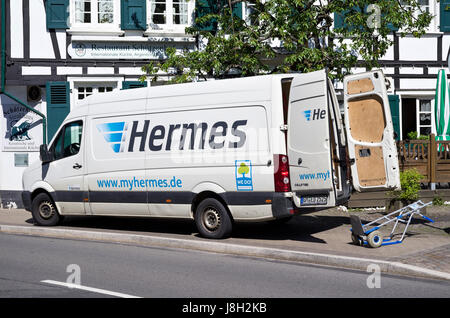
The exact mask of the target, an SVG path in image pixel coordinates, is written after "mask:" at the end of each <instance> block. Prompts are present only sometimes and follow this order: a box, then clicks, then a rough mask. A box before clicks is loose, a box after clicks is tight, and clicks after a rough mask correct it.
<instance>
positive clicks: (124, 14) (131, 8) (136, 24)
mask: <svg viewBox="0 0 450 318" xmlns="http://www.w3.org/2000/svg"><path fill="white" fill-rule="evenodd" d="M146 2H147V0H121V2H120V9H121V29H122V30H146V29H147V6H146Z"/></svg>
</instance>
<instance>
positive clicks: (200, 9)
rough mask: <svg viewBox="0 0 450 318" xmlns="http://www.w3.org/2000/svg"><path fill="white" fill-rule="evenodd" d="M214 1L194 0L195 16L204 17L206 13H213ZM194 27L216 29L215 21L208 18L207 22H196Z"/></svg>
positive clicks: (205, 29) (207, 29) (208, 29)
mask: <svg viewBox="0 0 450 318" xmlns="http://www.w3.org/2000/svg"><path fill="white" fill-rule="evenodd" d="M214 7H215V1H213V0H196V1H195V18H196V19H197V18H201V17H204V16H205V15H207V14H211V13H214V11H215V10H214V9H215V8H214ZM195 24H196V27H197V28H199V29H200V30H202V31H216V30H217V21H215V20H210V21H208V22H207V23H202V24H197V22H196V23H195Z"/></svg>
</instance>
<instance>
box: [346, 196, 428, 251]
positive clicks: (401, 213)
mask: <svg viewBox="0 0 450 318" xmlns="http://www.w3.org/2000/svg"><path fill="white" fill-rule="evenodd" d="M430 204H432V202H428V203H423V202H422V201H421V200H419V201H417V202H414V203H412V204H410V205H408V206H405V207H403V208H401V209H398V210H396V211H394V212H391V213H389V214H387V215H385V216H382V217H380V218H378V219H376V220H374V221H372V222H370V223H367V224H365V225H362V223H361V219H360V218H359V217H358V216H356V215H351V216H350V223H351V225H352V228H351V229H350V231H351V232H352V234H351V237H352V242H353V243H354V244H356V245H360V246H363V245H369V246H370V247H380V246H382V245H391V244H399V243H401V242H402V241H403V238H404V237H405V233H406V231H407V230H408V226H409V224H410V222H411V219H412V218H413V216H414V215H415V214H417V215H419V216H421V217H422V218H424V219H425V220H427V221H429V222H432V223H434V221H433V220H432V219H430V218H428V217H426V216H425V215H423V214H421V213H420V210H421V209H422V208H424V207H426V206H427V205H430ZM383 220H386V221H385V222H384V223H381V224H378V223H380V222H382V221H383ZM392 222H395V224H394V228H393V229H392V231H391V234H390V235H389V236H388V237H387V238H383V237H382V236H381V232H380V231H378V230H379V229H380V228H381V227H383V226H385V225H387V224H389V223H392ZM399 222H400V223H405V224H406V226H405V229H404V230H403V234H402V237H401V238H400V239H399V240H397V241H394V240H393V237H394V231H395V229H396V228H397V225H398V223H399ZM375 224H378V225H375ZM374 225H375V226H374Z"/></svg>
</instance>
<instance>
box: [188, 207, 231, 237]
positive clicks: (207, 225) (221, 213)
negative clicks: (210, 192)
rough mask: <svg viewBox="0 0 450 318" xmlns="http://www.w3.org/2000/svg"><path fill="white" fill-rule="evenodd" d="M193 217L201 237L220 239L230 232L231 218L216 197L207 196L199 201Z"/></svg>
mask: <svg viewBox="0 0 450 318" xmlns="http://www.w3.org/2000/svg"><path fill="white" fill-rule="evenodd" d="M194 219H195V224H196V225H197V229H198V231H199V232H200V235H202V236H203V237H207V238H212V239H221V238H225V237H227V236H229V235H230V234H231V230H232V223H231V218H230V216H229V215H228V212H227V210H226V208H225V207H224V206H223V204H222V203H220V202H219V201H218V200H216V199H212V198H209V199H205V200H203V201H202V202H200V204H199V205H198V207H197V209H196V211H195V216H194Z"/></svg>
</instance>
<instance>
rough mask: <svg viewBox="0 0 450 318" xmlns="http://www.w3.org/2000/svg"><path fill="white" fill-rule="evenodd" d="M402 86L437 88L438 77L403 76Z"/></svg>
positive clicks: (403, 87)
mask: <svg viewBox="0 0 450 318" xmlns="http://www.w3.org/2000/svg"><path fill="white" fill-rule="evenodd" d="M400 87H401V88H402V90H405V89H420V90H425V89H436V79H434V78H401V79H400Z"/></svg>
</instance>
